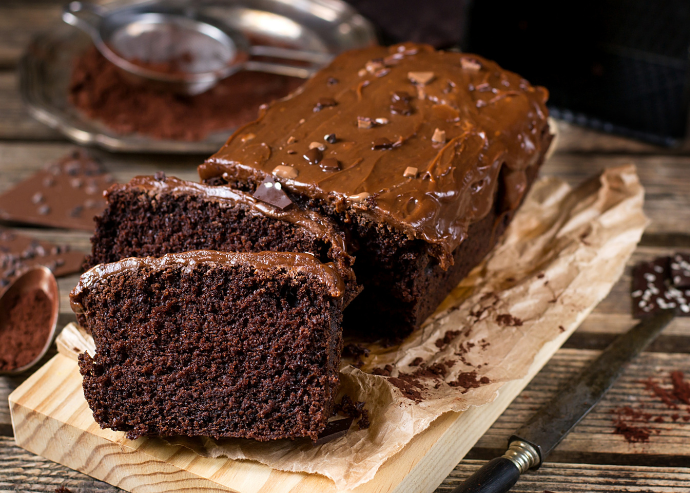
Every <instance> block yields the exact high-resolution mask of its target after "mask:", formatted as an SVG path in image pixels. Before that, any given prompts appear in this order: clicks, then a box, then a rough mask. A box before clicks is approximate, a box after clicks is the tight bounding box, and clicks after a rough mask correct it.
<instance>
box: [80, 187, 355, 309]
mask: <svg viewBox="0 0 690 493" xmlns="http://www.w3.org/2000/svg"><path fill="white" fill-rule="evenodd" d="M106 199H107V208H106V210H105V211H104V213H103V214H102V215H100V216H98V217H97V218H96V232H95V234H94V236H93V237H92V239H91V242H92V253H91V255H90V256H89V257H88V258H87V259H86V262H85V264H86V267H87V268H90V267H93V266H95V265H97V264H101V263H108V262H115V261H118V260H121V259H124V258H128V257H146V256H160V255H163V254H166V253H181V252H186V251H191V250H200V249H206V250H219V251H228V252H262V251H276V252H300V253H311V254H313V255H314V256H315V257H316V258H317V259H319V260H320V261H321V262H324V263H328V262H333V263H334V265H335V266H336V268H337V270H338V272H339V274H340V275H341V277H342V278H343V280H344V281H345V284H346V286H347V296H346V303H347V302H349V301H350V300H351V299H352V298H353V297H354V296H356V294H357V293H358V292H359V291H360V287H359V286H358V285H357V282H356V279H355V276H354V273H353V271H352V268H351V267H352V264H353V263H354V258H353V257H352V256H351V255H349V254H348V252H347V249H346V245H345V240H344V234H342V233H340V232H339V230H338V229H337V228H336V227H334V225H333V224H332V222H331V221H330V220H328V219H326V218H324V217H322V216H320V215H319V214H317V213H314V212H310V211H301V210H299V209H298V208H296V207H292V208H289V209H288V210H281V209H279V208H278V207H275V206H272V205H270V204H267V203H263V202H261V201H259V200H257V199H255V198H254V197H252V196H251V195H249V194H246V193H244V192H242V191H238V190H220V189H217V188H214V187H208V186H205V185H203V184H199V183H192V182H187V181H183V180H179V179H177V178H174V177H166V176H162V175H158V176H156V177H146V176H141V177H137V178H134V179H133V180H132V181H131V182H130V183H129V184H127V185H114V186H113V187H111V188H110V189H109V190H108V192H107V194H106Z"/></svg>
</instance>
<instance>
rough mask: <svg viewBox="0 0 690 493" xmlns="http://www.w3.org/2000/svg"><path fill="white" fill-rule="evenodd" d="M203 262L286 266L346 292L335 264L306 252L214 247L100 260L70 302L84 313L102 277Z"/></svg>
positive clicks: (263, 268)
mask: <svg viewBox="0 0 690 493" xmlns="http://www.w3.org/2000/svg"><path fill="white" fill-rule="evenodd" d="M198 264H203V265H247V266H249V267H252V268H253V269H255V270H257V271H266V272H275V271H276V270H286V271H287V272H289V273H305V274H307V275H309V276H313V277H317V278H318V279H319V280H320V281H321V282H322V283H323V284H325V285H326V287H327V288H328V293H329V294H330V295H331V296H332V297H333V298H340V297H342V296H343V294H344V293H345V286H344V284H343V282H342V280H341V278H340V276H339V275H338V273H337V271H336V270H335V267H334V266H333V264H330V263H329V264H322V263H321V262H319V261H318V260H317V259H315V258H314V256H312V255H310V254H307V253H288V252H259V253H237V252H218V251H214V250H196V251H192V252H184V253H170V254H167V255H163V256H162V257H132V258H126V259H123V260H120V261H118V262H113V263H110V264H99V265H97V266H95V267H93V268H91V269H89V270H88V271H86V272H85V273H84V274H82V276H81V277H80V278H79V283H78V284H77V286H76V287H75V288H74V289H73V290H72V292H71V293H70V296H69V297H70V306H71V308H72V311H73V312H74V313H76V314H77V315H79V314H81V313H83V311H84V310H83V306H82V305H81V295H82V293H83V291H84V290H85V289H88V288H89V287H91V286H92V285H94V284H96V283H97V282H98V281H100V280H101V279H107V278H108V277H110V276H114V275H118V274H121V273H123V272H127V271H136V270H138V269H140V268H149V269H153V270H154V271H156V270H162V269H165V268H167V267H171V266H175V265H178V266H185V267H188V268H193V267H194V266H196V265H198Z"/></svg>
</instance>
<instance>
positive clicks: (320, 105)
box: [314, 98, 338, 112]
mask: <svg viewBox="0 0 690 493" xmlns="http://www.w3.org/2000/svg"><path fill="white" fill-rule="evenodd" d="M337 104H338V103H337V102H336V100H335V99H333V98H321V99H319V100H318V101H317V102H316V105H314V111H315V112H316V111H321V110H322V109H324V108H328V107H331V106H336V105H337Z"/></svg>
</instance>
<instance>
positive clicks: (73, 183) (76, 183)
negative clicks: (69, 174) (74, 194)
mask: <svg viewBox="0 0 690 493" xmlns="http://www.w3.org/2000/svg"><path fill="white" fill-rule="evenodd" d="M69 184H70V185H71V186H72V188H80V187H81V186H82V185H83V184H84V182H83V180H82V179H81V178H72V179H71V180H70V181H69Z"/></svg>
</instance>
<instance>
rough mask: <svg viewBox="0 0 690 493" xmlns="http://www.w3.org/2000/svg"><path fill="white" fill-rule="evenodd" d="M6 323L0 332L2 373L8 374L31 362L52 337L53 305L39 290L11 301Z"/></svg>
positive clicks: (0, 365)
mask: <svg viewBox="0 0 690 493" xmlns="http://www.w3.org/2000/svg"><path fill="white" fill-rule="evenodd" d="M9 306H10V308H9V313H8V318H7V320H4V321H2V322H3V323H2V328H1V329H0V370H3V371H8V370H14V369H16V368H20V367H22V366H24V365H27V364H29V363H31V362H32V361H33V360H34V359H35V358H36V357H37V356H38V355H39V353H40V352H41V350H42V349H43V347H44V346H45V344H46V341H47V339H48V336H49V334H50V321H51V315H52V304H51V303H50V299H49V298H48V296H47V295H46V294H45V293H44V292H43V291H42V290H40V289H34V290H33V291H29V292H28V293H23V294H21V295H16V296H15V297H14V298H13V299H11V300H9Z"/></svg>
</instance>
